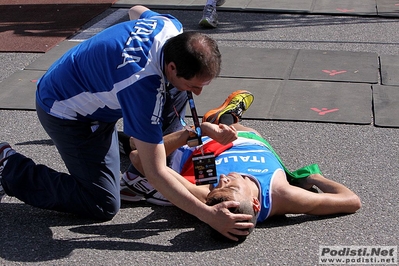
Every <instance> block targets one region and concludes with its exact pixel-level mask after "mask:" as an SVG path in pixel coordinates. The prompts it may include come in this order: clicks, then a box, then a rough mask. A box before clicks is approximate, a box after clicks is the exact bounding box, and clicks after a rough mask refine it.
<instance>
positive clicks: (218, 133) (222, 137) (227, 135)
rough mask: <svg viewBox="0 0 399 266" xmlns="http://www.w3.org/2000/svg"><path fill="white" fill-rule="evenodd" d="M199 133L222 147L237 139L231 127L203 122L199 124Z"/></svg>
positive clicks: (235, 131) (234, 130)
mask: <svg viewBox="0 0 399 266" xmlns="http://www.w3.org/2000/svg"><path fill="white" fill-rule="evenodd" d="M201 131H202V133H203V135H204V136H208V137H210V138H212V139H214V140H215V141H217V142H219V143H220V144H223V145H226V144H229V143H231V142H233V141H234V140H236V139H237V130H236V129H235V128H234V127H233V126H227V125H224V124H219V125H215V124H211V123H209V122H204V123H202V124H201Z"/></svg>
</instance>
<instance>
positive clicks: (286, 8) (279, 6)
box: [223, 0, 313, 13]
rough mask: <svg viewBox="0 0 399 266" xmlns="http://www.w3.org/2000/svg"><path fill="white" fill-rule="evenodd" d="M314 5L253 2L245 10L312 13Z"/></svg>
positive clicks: (285, 1)
mask: <svg viewBox="0 0 399 266" xmlns="http://www.w3.org/2000/svg"><path fill="white" fill-rule="evenodd" d="M312 5H313V0H298V1H290V0H282V1H278V0H252V1H250V2H249V4H248V5H247V6H246V8H245V10H247V11H257V12H259V11H263V12H290V13H310V11H311V9H312ZM223 7H224V6H223Z"/></svg>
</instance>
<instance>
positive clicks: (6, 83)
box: [0, 70, 45, 110]
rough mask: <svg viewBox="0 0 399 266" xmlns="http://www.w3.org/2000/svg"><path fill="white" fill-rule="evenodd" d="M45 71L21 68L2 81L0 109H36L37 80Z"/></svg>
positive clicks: (0, 86) (0, 83) (0, 85)
mask: <svg viewBox="0 0 399 266" xmlns="http://www.w3.org/2000/svg"><path fill="white" fill-rule="evenodd" d="M44 73H45V71H33V70H20V71H17V72H15V73H14V74H12V75H11V76H10V77H9V78H7V79H5V80H3V81H2V82H0V109H20V110H35V109H36V107H35V93H36V82H37V80H38V79H39V78H40V77H41V76H42V75H43V74H44Z"/></svg>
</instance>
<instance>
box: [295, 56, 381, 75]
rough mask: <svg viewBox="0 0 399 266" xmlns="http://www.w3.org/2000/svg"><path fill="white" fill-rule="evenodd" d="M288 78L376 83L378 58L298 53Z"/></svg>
mask: <svg viewBox="0 0 399 266" xmlns="http://www.w3.org/2000/svg"><path fill="white" fill-rule="evenodd" d="M290 79H300V80H318V81H339V82H362V83H377V82H378V55H377V54H375V53H364V52H346V51H322V50H301V51H300V52H299V54H298V57H297V59H296V61H295V64H294V67H293V70H292V73H291V75H290Z"/></svg>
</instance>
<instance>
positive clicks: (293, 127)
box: [0, 10, 399, 265]
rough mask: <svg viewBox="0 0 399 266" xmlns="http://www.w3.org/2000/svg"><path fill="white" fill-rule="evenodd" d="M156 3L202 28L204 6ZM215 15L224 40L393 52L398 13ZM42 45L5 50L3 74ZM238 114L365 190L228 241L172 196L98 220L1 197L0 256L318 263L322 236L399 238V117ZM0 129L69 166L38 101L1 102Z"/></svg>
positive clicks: (108, 261)
mask: <svg viewBox="0 0 399 266" xmlns="http://www.w3.org/2000/svg"><path fill="white" fill-rule="evenodd" d="M110 12H111V11H109V12H107V13H106V14H105V15H108V14H109V13H110ZM163 12H167V13H171V14H173V15H175V16H176V17H178V18H179V19H180V20H181V21H182V23H183V25H184V26H185V28H186V30H198V28H197V22H198V20H199V18H200V17H201V12H199V11H173V10H170V11H163ZM219 16H220V22H221V23H220V26H219V28H217V29H214V30H206V31H205V32H206V33H208V34H210V35H211V36H213V37H214V38H215V39H216V40H217V41H218V42H219V43H220V44H221V45H226V46H239V47H267V48H289V49H319V50H339V51H364V52H376V53H378V54H393V55H398V54H399V20H397V19H385V18H374V17H355V16H348V17H344V16H315V15H311V16H310V15H301V14H262V13H239V12H219ZM101 18H102V17H100V18H98V19H101ZM126 19H127V17H126ZM93 22H95V21H93ZM39 56H40V54H23V53H18V54H14V53H2V54H0V62H1V64H2V66H3V67H2V68H1V69H0V81H2V80H4V79H5V78H7V77H8V76H9V75H11V74H12V73H13V72H14V71H16V70H18V69H21V68H23V67H25V66H27V65H28V64H29V63H30V62H32V61H33V60H35V59H36V58H38V57H39ZM255 100H256V99H255ZM370 121H372V118H370ZM243 123H244V124H245V125H247V126H252V127H254V128H256V129H257V130H258V131H259V132H260V133H262V134H263V135H264V136H265V137H266V139H268V140H269V141H270V143H271V144H272V145H273V146H274V148H275V149H276V151H277V152H278V153H279V154H280V155H281V157H282V159H283V161H284V162H285V163H286V165H287V166H288V167H289V168H290V169H296V168H298V167H301V166H303V165H305V164H310V163H317V164H319V166H320V168H321V170H322V171H323V173H324V174H325V175H326V176H327V177H330V178H332V179H334V180H337V181H339V182H342V183H343V184H345V185H346V186H348V187H349V188H351V189H352V190H353V191H355V192H356V193H357V194H358V195H359V196H360V198H361V200H362V204H363V206H362V208H361V209H360V210H359V211H358V212H357V213H356V214H353V215H345V216H333V217H315V216H307V215H287V216H286V217H280V218H276V219H271V220H269V221H267V222H265V223H263V224H258V225H257V228H256V229H255V231H254V232H253V233H252V234H251V235H250V236H249V237H248V239H247V240H246V241H245V242H243V243H241V244H238V245H234V244H228V243H221V242H217V241H215V240H213V239H212V238H210V237H209V234H208V228H207V226H206V225H204V224H203V223H201V222H200V221H198V220H197V219H196V218H194V217H192V216H190V215H187V214H186V213H183V212H182V211H180V210H178V209H177V208H174V207H155V206H151V205H148V204H146V203H142V204H141V203H139V204H123V206H122V209H121V211H120V212H119V213H118V215H117V216H116V217H115V218H114V219H113V220H112V221H109V222H105V223H95V222H93V221H89V220H84V219H80V218H78V217H75V216H72V215H67V214H60V213H56V212H51V211H45V210H40V209H36V208H33V207H30V206H28V205H25V204H23V203H21V202H20V201H18V200H16V199H15V198H10V197H5V199H3V200H2V202H1V204H0V264H1V265H25V264H26V265H30V264H34V265H83V264H84V265H317V264H318V258H319V257H318V252H319V246H321V245H323V246H338V245H340V246H352V245H354V246H378V245H382V246H398V242H399V241H398V232H399V225H398V221H399V212H398V205H399V200H398V196H397V195H398V184H399V182H398V178H399V177H398V169H399V162H398V158H399V140H398V139H399V138H398V132H399V131H398V129H390V128H378V127H375V126H374V125H372V124H370V125H347V124H330V123H304V122H282V121H257V120H251V121H250V120H244V121H243ZM0 140H1V141H8V142H10V143H11V144H12V145H13V146H14V148H15V149H16V150H17V151H19V152H21V153H23V154H25V155H26V156H28V157H31V158H33V159H34V160H35V161H36V162H37V163H42V164H46V165H49V166H51V167H53V168H54V169H57V170H64V171H65V167H64V166H63V164H62V161H61V159H60V158H59V156H58V154H57V152H56V150H55V147H54V146H53V145H52V143H51V141H50V140H49V137H48V136H47V135H46V133H45V132H44V131H43V130H42V128H41V126H40V124H39V122H38V120H37V118H36V114H35V112H29V111H20V110H0ZM122 167H126V160H124V161H123V162H122Z"/></svg>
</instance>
